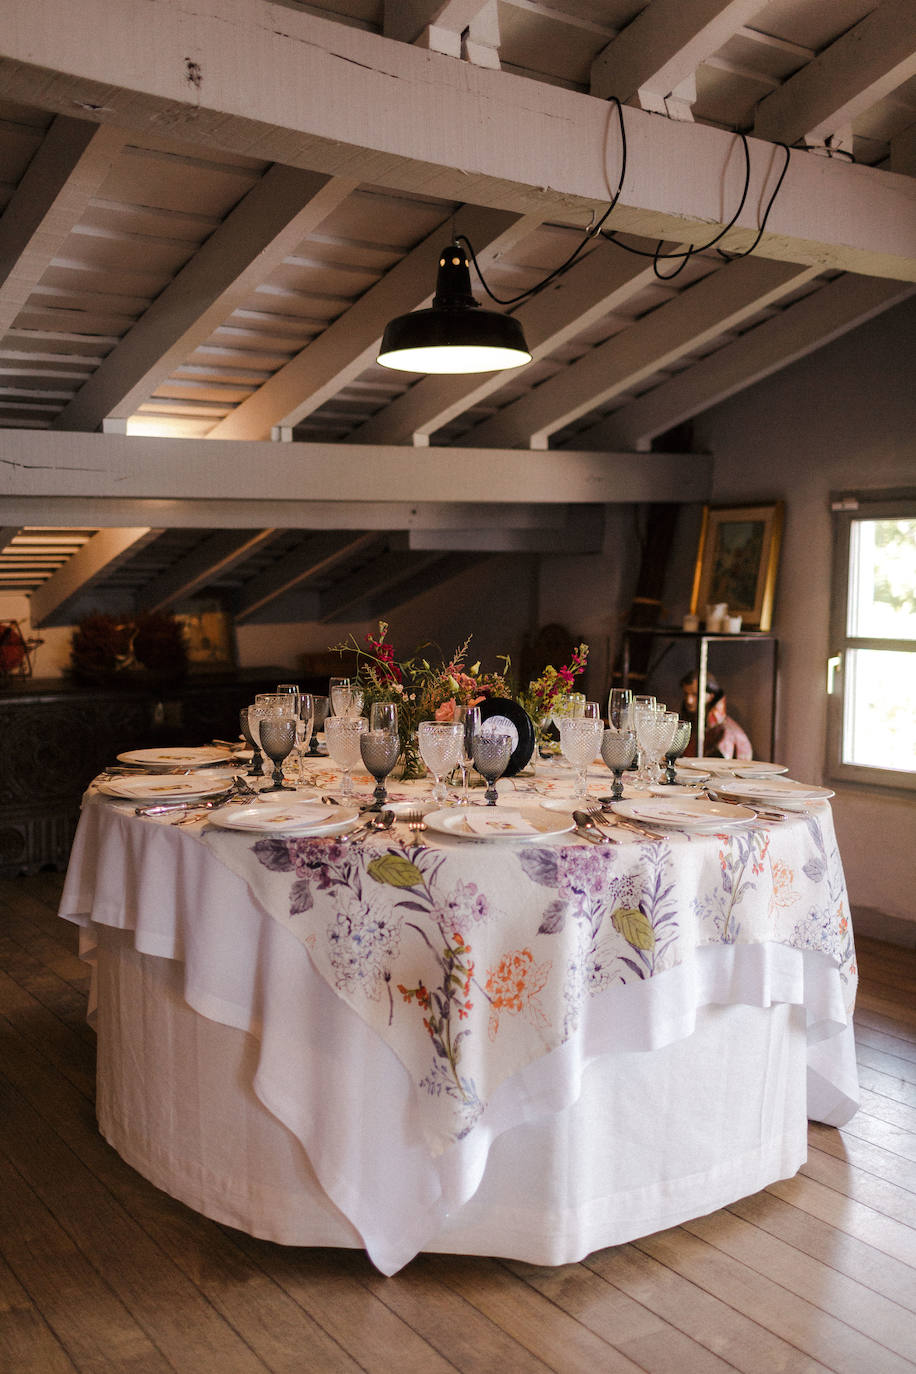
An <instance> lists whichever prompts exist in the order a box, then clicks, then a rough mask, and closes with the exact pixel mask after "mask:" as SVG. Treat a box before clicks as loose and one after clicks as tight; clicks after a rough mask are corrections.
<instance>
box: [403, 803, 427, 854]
mask: <svg viewBox="0 0 916 1374" xmlns="http://www.w3.org/2000/svg"><path fill="white" fill-rule="evenodd" d="M404 824H405V825H406V826H407V829H408V830H409V831H410V833H411V834H412V835H413V837H414V843H415V844H417V845H419V846H420V848H421V849H428V848H429V845H428V844H427V843H426V841H425V840H424V838H423V836H422V835H421V834H420V831H421V830H425V829H426V822H425V821H424V819H423V812H422V811H408V812H407V814H406V816H405V817H404Z"/></svg>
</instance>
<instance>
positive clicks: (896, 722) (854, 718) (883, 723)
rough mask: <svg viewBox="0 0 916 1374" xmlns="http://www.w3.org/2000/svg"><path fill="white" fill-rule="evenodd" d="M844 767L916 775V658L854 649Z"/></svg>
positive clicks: (847, 684)
mask: <svg viewBox="0 0 916 1374" xmlns="http://www.w3.org/2000/svg"><path fill="white" fill-rule="evenodd" d="M844 679H845V682H844V688H845V709H844V716H845V721H844V726H845V728H844V730H843V762H844V763H855V764H859V765H860V766H861V767H864V768H892V769H896V770H898V771H901V772H914V771H916V653H907V652H905V651H904V652H900V653H894V652H893V651H892V650H876V649H850V650H848V651H847V654H846V669H845V673H844Z"/></svg>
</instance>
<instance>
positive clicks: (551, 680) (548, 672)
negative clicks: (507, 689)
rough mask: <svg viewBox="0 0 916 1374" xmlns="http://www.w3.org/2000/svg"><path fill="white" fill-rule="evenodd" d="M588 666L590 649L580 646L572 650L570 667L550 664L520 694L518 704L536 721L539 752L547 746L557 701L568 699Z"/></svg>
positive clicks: (535, 727)
mask: <svg viewBox="0 0 916 1374" xmlns="http://www.w3.org/2000/svg"><path fill="white" fill-rule="evenodd" d="M587 663H588V645H587V644H584V643H583V644H579V645H578V646H577V647H576V648H575V649H574V650H573V653H572V658H571V659H570V661H569V663H567V664H566V665H565V666H564V667H562V668H554V666H553V664H552V663H548V665H547V667H546V668H545V669H544V671H543V672H542V673H541V675H540V677H536V678H534V679H533V680H532V681H531V682H529V684H528V686H527V688H526V689H525V691H524V692H520V693H519V697H518V699H519V702H520V703H521V705H522V706H524V708H525V710H526V711H527V712H528V714H529V716H530V717H531V719H532V720H533V721H534V730H535V737H536V742H537V747H538V748H541V747H542V746H543V744H544V742H545V737H546V731H547V727H548V725H549V724H550V717H551V713H552V712H553V710H554V707H555V706H556V704H557V700H558V698H560V697H565V696H568V695H569V693H570V692H572V691H573V689H574V688H575V685H576V678H577V677H581V675H582V674H583V673H584V672H585V668H586V664H587Z"/></svg>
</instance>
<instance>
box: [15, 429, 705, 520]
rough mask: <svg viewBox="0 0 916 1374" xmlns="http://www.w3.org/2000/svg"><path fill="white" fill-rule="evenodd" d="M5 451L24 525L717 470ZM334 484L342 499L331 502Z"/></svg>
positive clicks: (95, 449)
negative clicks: (112, 512) (141, 513)
mask: <svg viewBox="0 0 916 1374" xmlns="http://www.w3.org/2000/svg"><path fill="white" fill-rule="evenodd" d="M3 458H4V461H3V463H2V464H0V498H2V500H3V510H4V518H5V520H6V521H7V522H8V523H12V522H13V521H15V520H21V521H22V523H23V524H28V523H32V524H38V523H40V524H48V523H52V522H53V523H59V524H66V523H73V522H78V521H83V522H85V523H91V524H94V525H98V524H104V523H106V521H103V520H101V519H100V517H101V516H102V514H103V513H104V512H105V511H106V509H107V508H109V507H110V508H111V509H116V510H120V511H125V512H126V511H129V510H131V509H137V510H140V509H142V510H143V511H144V512H148V513H149V518H150V523H155V524H156V525H157V526H166V527H167V526H169V525H175V524H183V523H184V517H185V514H186V512H187V511H191V512H194V513H195V519H194V520H193V521H192V522H191V525H192V526H199V525H200V524H204V525H206V524H208V523H210V520H209V519H208V518H201V517H202V514H203V512H206V511H208V510H209V511H219V512H220V514H219V516H218V518H217V519H216V520H215V523H216V524H217V526H218V527H221V526H222V525H223V524H224V522H225V521H226V520H228V521H229V522H230V523H231V525H232V527H233V528H236V529H239V528H241V529H251V528H252V527H253V526H256V527H259V528H264V529H266V528H267V527H268V526H277V527H278V528H287V529H288V528H290V527H294V526H296V525H297V524H298V522H299V521H300V520H303V519H305V520H306V521H307V520H308V513H309V510H310V508H311V505H312V503H314V502H318V503H325V504H324V505H323V509H328V508H330V509H333V507H334V504H335V502H340V503H341V509H342V510H345V511H346V510H348V509H351V503H353V502H356V503H366V504H367V505H368V504H369V503H372V502H378V503H380V506H379V509H381V510H383V511H384V507H385V504H386V503H407V504H408V505H409V506H410V507H411V508H416V509H418V510H419V508H420V506H421V505H422V504H423V503H425V502H430V503H433V504H434V505H440V506H442V505H447V504H449V503H450V502H457V503H459V504H461V505H465V504H467V503H475V502H483V503H485V504H488V505H497V506H498V505H509V506H516V505H517V504H518V501H519V497H520V496H523V497H524V500H525V502H526V503H527V504H530V505H541V504H543V503H547V504H552V503H553V502H561V503H563V504H569V503H571V504H575V505H579V504H582V503H583V502H585V503H590V502H607V503H612V504H616V503H618V502H630V501H652V500H658V501H703V500H706V499H707V497H708V495H709V491H710V487H711V481H712V460H711V459H710V458H709V456H708V455H706V454H689V455H685V454H683V453H652V454H646V455H644V456H642V457H641V458H640V461H639V462H638V463H634V462H633V455H632V453H625V452H616V453H610V452H609V453H602V454H596V453H593V452H588V453H584V452H583V453H580V452H576V451H572V450H564V451H563V452H562V453H551V452H536V451H535V452H532V451H530V450H519V449H473V448H465V447H462V448H458V447H451V448H446V447H442V448H430V449H428V450H426V451H425V452H424V454H423V461H422V462H418V461H417V450H416V449H415V448H413V447H412V446H399V447H393V446H392V447H387V448H381V449H377V450H374V451H372V452H371V453H370V452H368V451H367V449H366V447H365V446H364V445H362V444H340V443H326V444H300V443H290V444H276V443H271V442H269V441H266V442H264V441H258V442H255V441H252V442H249V443H244V442H240V441H238V440H230V439H227V440H222V441H216V442H213V441H211V440H208V439H162V438H139V437H136V438H133V437H128V436H126V435H122V434H80V433H74V434H55V433H53V432H49V431H47V430H45V431H41V432H34V431H31V430H20V429H15V430H14V429H10V430H6V431H5V432H4V436H3ZM329 492H333V493H334V498H335V501H331V502H329V501H328V493H329ZM214 493H218V496H215V495H214ZM17 498H26V499H25V500H23V501H19V500H17ZM29 498H32V499H29ZM133 502H137V503H139V504H137V505H133V504H132V503H133ZM234 503H237V504H234ZM233 510H235V511H236V512H239V513H240V514H235V515H234V516H233V515H232V512H233ZM246 511H247V512H248V514H247V517H246V515H245V512H246ZM62 512H67V518H66V519H65V518H64V516H63V514H62ZM109 518H110V517H109ZM125 523H127V521H126V520H125ZM185 528H187V525H185ZM373 528H378V526H377V525H375V526H373Z"/></svg>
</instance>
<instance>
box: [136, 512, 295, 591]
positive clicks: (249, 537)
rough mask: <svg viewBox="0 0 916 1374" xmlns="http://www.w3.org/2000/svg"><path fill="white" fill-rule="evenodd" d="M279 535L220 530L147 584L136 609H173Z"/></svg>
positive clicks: (268, 531)
mask: <svg viewBox="0 0 916 1374" xmlns="http://www.w3.org/2000/svg"><path fill="white" fill-rule="evenodd" d="M277 534H278V531H277V530H275V529H266V530H257V531H254V532H252V533H250V534H249V533H247V532H246V533H235V532H234V531H230V530H220V531H219V532H218V533H217V534H214V535H211V537H210V538H209V539H206V540H205V541H204V542H203V544H199V545H198V546H197V548H196V549H194V550H193V551H192V552H191V553H189V554H188V555H187V556H186V557H185V558H182V559H181V560H180V562H178V563H176V564H175V565H174V567H171V568H169V569H168V571H167V572H164V573H163V574H162V575H161V576H160V577H157V578H156V579H155V581H153V582H150V583H148V584H147V585H146V587H144V589H143V595H142V597H140V598H139V600H138V606H137V609H138V610H141V611H166V610H168V609H169V607H170V606H177V605H178V604H179V603H180V602H181V601H184V600H186V599H187V598H188V597H189V596H193V595H194V593H195V592H196V591H198V590H199V589H200V588H201V587H204V586H206V585H207V584H208V583H210V582H212V581H213V580H214V578H216V577H220V576H224V575H225V574H226V573H228V572H231V570H232V569H233V568H234V567H237V566H238V564H239V563H244V561H245V560H246V559H247V558H250V557H251V555H252V554H253V553H256V552H257V551H258V550H259V549H264V548H266V547H267V546H268V544H270V543H271V541H272V540H273V539H275V538H276V536H277Z"/></svg>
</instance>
